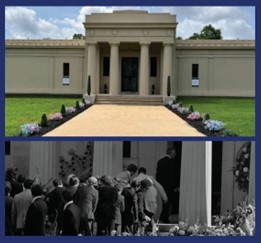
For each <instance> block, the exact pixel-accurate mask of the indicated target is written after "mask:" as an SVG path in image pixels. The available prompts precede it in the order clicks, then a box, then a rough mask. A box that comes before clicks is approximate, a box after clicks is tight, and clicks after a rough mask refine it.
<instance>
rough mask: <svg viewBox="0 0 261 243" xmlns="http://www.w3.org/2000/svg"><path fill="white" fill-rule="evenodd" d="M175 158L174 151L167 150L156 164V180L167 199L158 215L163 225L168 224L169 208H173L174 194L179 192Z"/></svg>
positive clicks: (171, 149)
mask: <svg viewBox="0 0 261 243" xmlns="http://www.w3.org/2000/svg"><path fill="white" fill-rule="evenodd" d="M175 157H176V151H175V149H174V148H168V149H167V151H166V156H165V157H164V158H162V159H160V160H159V161H158V164H157V170H156V180H157V181H158V182H159V183H160V184H161V185H162V186H163V188H164V190H165V192H166V194H167V197H168V201H167V203H165V204H164V205H163V210H162V212H161V215H160V220H161V221H162V222H163V223H169V214H170V206H172V207H173V206H174V205H173V197H174V192H176V191H178V190H179V181H180V178H179V171H178V168H177V161H175Z"/></svg>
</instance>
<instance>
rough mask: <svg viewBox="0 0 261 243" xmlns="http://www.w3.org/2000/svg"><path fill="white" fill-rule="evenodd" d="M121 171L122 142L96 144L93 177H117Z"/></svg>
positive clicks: (97, 142)
mask: <svg viewBox="0 0 261 243" xmlns="http://www.w3.org/2000/svg"><path fill="white" fill-rule="evenodd" d="M121 171H122V142H118V141H114V142H110V141H108V142H107V141H96V142H94V153H93V175H94V176H95V175H99V176H102V175H110V176H117V175H118V174H119V172H121Z"/></svg>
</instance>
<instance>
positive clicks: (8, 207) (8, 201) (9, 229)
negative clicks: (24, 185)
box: [5, 196, 14, 235]
mask: <svg viewBox="0 0 261 243" xmlns="http://www.w3.org/2000/svg"><path fill="white" fill-rule="evenodd" d="M13 201H14V199H13V198H12V197H11V196H5V235H13V234H14V230H13V224H12V205H13Z"/></svg>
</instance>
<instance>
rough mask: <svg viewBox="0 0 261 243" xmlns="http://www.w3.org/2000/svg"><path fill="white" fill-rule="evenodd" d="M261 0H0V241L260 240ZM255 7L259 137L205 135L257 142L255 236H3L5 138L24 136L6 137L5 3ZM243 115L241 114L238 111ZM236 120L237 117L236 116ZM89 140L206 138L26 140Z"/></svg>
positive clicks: (18, 139) (142, 139)
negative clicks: (0, 178) (260, 112)
mask: <svg viewBox="0 0 261 243" xmlns="http://www.w3.org/2000/svg"><path fill="white" fill-rule="evenodd" d="M259 2H260V1H257V0H237V1H235V0H212V1H210V0H194V1H193V0H172V1H171V0H161V1H159V0H157V1H156V0H139V1H137V0H132V1H130V0H1V1H0V13H1V14H0V33H1V35H0V50H1V51H0V55H1V56H0V77H1V78H0V80H1V82H0V117H1V126H0V146H1V147H0V156H1V157H0V158H1V163H0V175H1V176H2V180H1V184H0V195H1V197H2V200H0V215H1V219H0V240H1V241H2V242H20V243H23V242H24V243H30V242H32V243H35V242H39V243H40V242H47V241H48V242H58V243H59V242H63V243H67V242H75V241H77V242H86V241H89V240H90V241H92V242H101V241H103V242H107V241H109V242H113V243H115V242H122V241H123V240H124V242H133V241H134V240H135V241H137V242H158V241H164V242H172V241H176V242H179V241H182V242H209V241H210V240H211V241H213V242H220V241H226V242H231V241H232V242H257V241H259V242H260V239H261V237H260V232H259V230H260V227H259V223H260V210H259V205H260V203H259V202H260V193H259V192H258V189H259V188H258V185H259V183H260V178H259V177H260V176H258V174H259V173H258V172H260V165H259V161H258V159H259V158H260V149H259V148H261V147H260V142H259V140H260V128H259V126H260V125H258V124H260V114H259V110H260V107H259V106H260V102H261V101H260V92H261V91H260V88H261V87H260V86H261V84H260V82H259V79H260V47H259V45H260V32H259V31H258V30H259V29H260V24H259V23H260V21H261V19H260V18H261V17H260V15H261V13H260V3H259ZM18 5H20V6H87V5H88V6H164V5H165V6H215V5H219V6H256V30H257V31H256V137H254V138H253V137H236V138H206V139H207V140H208V141H235V140H236V141H246V140H247V141H256V205H257V210H256V212H257V230H256V236H255V237H211V238H210V237H174V238H173V237H164V238H161V237H135V238H134V237H124V238H122V237H92V238H88V237H87V238H86V237H63V238H61V237H5V236H4V200H3V195H4V186H2V185H4V171H5V163H4V159H5V157H4V151H5V150H4V142H5V140H6V141H24V140H25V139H24V138H17V137H16V138H14V137H6V138H5V135H4V117H5V112H4V109H5V105H4V104H5V103H4V96H5V85H4V80H5V75H4V70H5V68H4V65H5V63H4V53H5V50H4V44H5V43H4V33H5V32H4V28H5V27H4V8H5V6H18ZM239 115H240V114H239ZM235 119H236V117H235ZM86 139H88V140H92V141H97V140H98V141H111V140H114V141H122V140H125V141H127V140H132V141H163V140H164V141H170V140H176V141H192V140H193V141H206V139H205V138H193V137H184V138H169V137H139V138H136V137H90V138H78V137H77V138H69V137H61V138H26V141H40V140H41V141H47V140H48V141H50V140H51V141H58V140H59V141H61V140H64V141H72V140H78V141H83V140H85V141H86Z"/></svg>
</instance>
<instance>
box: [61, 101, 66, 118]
mask: <svg viewBox="0 0 261 243" xmlns="http://www.w3.org/2000/svg"><path fill="white" fill-rule="evenodd" d="M61 114H62V115H63V116H65V115H66V109H65V105H64V104H63V105H62V107H61Z"/></svg>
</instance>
